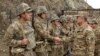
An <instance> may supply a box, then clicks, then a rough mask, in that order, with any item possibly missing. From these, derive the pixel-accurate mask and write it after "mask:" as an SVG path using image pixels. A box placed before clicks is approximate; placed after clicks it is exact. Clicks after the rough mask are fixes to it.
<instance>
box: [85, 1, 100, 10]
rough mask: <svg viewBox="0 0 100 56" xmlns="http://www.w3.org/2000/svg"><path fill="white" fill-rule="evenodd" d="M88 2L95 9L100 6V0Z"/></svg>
mask: <svg viewBox="0 0 100 56" xmlns="http://www.w3.org/2000/svg"><path fill="white" fill-rule="evenodd" d="M85 1H86V0H85ZM87 3H88V4H89V5H90V6H92V7H93V8H95V9H98V8H100V0H87Z"/></svg>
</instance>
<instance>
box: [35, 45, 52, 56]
mask: <svg viewBox="0 0 100 56" xmlns="http://www.w3.org/2000/svg"><path fill="white" fill-rule="evenodd" d="M49 51H51V48H50V46H49V45H47V46H45V45H44V44H39V45H37V46H36V48H35V52H36V55H37V56H48V55H49V54H48V53H49Z"/></svg>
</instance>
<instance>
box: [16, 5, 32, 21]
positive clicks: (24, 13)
mask: <svg viewBox="0 0 100 56" xmlns="http://www.w3.org/2000/svg"><path fill="white" fill-rule="evenodd" d="M16 12H17V16H19V17H20V19H24V20H31V19H32V8H31V7H30V6H29V5H28V4H27V3H21V4H19V5H18V6H17V9H16Z"/></svg>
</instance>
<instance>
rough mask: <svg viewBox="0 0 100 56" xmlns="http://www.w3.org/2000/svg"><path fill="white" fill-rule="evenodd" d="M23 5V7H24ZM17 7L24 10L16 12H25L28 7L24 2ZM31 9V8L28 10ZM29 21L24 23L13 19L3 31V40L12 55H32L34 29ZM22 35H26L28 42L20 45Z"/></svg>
mask: <svg viewBox="0 0 100 56" xmlns="http://www.w3.org/2000/svg"><path fill="white" fill-rule="evenodd" d="M24 7H25V8H24ZM18 8H20V9H22V10H24V11H22V10H21V11H18V14H17V15H19V14H21V13H23V12H25V11H26V10H27V9H29V8H30V7H29V6H28V4H26V3H21V4H20V5H19V6H18ZM29 11H31V10H29ZM30 23H31V22H30V21H27V22H26V23H25V24H24V25H22V24H21V23H20V21H19V20H17V21H14V22H13V23H12V24H10V26H9V27H8V29H7V32H6V33H5V36H4V38H5V41H6V42H7V45H8V46H9V48H10V53H11V55H12V56H33V55H34V54H33V48H35V45H36V43H35V37H34V29H33V28H32V26H31V24H30ZM23 37H27V39H28V40H29V43H28V44H27V45H22V43H21V40H22V39H23Z"/></svg>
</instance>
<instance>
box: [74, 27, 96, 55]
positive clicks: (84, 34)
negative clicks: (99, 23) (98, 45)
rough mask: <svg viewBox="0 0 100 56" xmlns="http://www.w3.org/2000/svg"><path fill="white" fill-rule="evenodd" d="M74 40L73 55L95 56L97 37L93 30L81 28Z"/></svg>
mask: <svg viewBox="0 0 100 56" xmlns="http://www.w3.org/2000/svg"><path fill="white" fill-rule="evenodd" d="M72 39H73V49H72V54H73V55H76V56H94V49H95V35H94V33H93V30H92V28H91V27H90V26H89V25H87V26H85V27H84V28H81V27H79V30H78V31H77V32H76V33H75V35H74V38H72Z"/></svg>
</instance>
